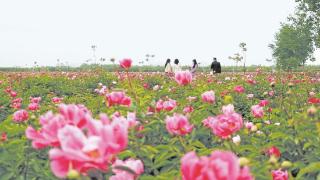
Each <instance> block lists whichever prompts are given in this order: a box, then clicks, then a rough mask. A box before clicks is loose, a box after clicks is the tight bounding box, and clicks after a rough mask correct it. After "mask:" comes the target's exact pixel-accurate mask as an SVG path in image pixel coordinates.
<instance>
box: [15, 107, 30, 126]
mask: <svg viewBox="0 0 320 180" xmlns="http://www.w3.org/2000/svg"><path fill="white" fill-rule="evenodd" d="M28 118H29V114H28V112H27V111H26V110H24V109H22V110H19V111H16V112H15V113H14V114H13V121H14V122H16V123H21V122H24V121H27V120H28Z"/></svg>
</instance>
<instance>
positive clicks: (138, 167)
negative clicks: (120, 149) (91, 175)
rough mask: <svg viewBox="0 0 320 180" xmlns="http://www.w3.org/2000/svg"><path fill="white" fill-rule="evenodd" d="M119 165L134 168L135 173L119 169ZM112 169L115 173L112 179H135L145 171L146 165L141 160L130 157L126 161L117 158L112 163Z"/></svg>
mask: <svg viewBox="0 0 320 180" xmlns="http://www.w3.org/2000/svg"><path fill="white" fill-rule="evenodd" d="M118 167H127V168H129V169H130V170H132V171H133V172H134V174H132V173H129V172H128V171H124V170H121V169H117V168H118ZM112 171H113V172H114V173H115V175H114V176H111V177H110V180H135V179H137V178H138V176H139V175H141V174H142V173H143V172H144V167H143V163H142V161H141V160H135V159H128V160H126V161H122V160H118V159H117V160H116V161H115V162H114V163H113V165H112ZM123 178H125V179H123Z"/></svg>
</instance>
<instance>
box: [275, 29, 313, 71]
mask: <svg viewBox="0 0 320 180" xmlns="http://www.w3.org/2000/svg"><path fill="white" fill-rule="evenodd" d="M269 47H270V48H271V49H272V50H273V57H274V58H275V59H276V62H277V66H278V67H280V68H282V69H284V70H290V69H293V68H297V67H298V66H304V65H305V63H306V61H307V60H308V59H311V58H312V54H313V51H314V46H313V41H312V32H311V30H310V28H309V27H308V26H305V25H297V24H296V23H292V24H282V26H281V29H280V31H279V32H278V33H277V34H276V36H275V44H272V45H269Z"/></svg>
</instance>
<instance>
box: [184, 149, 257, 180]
mask: <svg viewBox="0 0 320 180" xmlns="http://www.w3.org/2000/svg"><path fill="white" fill-rule="evenodd" d="M181 174H182V179H183V180H195V179H196V180H211V179H212V180H215V179H217V180H218V179H221V180H229V179H230V180H242V179H245V178H247V179H246V180H252V179H254V178H253V177H252V176H251V174H250V171H249V168H248V167H244V168H243V169H241V168H240V165H239V163H238V158H237V156H236V155H234V154H233V153H232V152H227V151H214V152H212V153H211V155H210V156H209V157H207V156H202V157H198V156H197V155H196V154H195V153H194V152H189V153H187V154H186V155H184V157H183V158H182V159H181ZM244 177H245V178H244Z"/></svg>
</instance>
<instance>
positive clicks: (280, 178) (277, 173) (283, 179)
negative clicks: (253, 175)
mask: <svg viewBox="0 0 320 180" xmlns="http://www.w3.org/2000/svg"><path fill="white" fill-rule="evenodd" d="M272 178H273V180H288V179H289V177H288V171H281V170H280V169H279V170H273V171H272Z"/></svg>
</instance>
